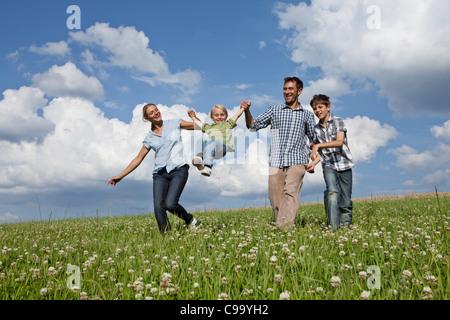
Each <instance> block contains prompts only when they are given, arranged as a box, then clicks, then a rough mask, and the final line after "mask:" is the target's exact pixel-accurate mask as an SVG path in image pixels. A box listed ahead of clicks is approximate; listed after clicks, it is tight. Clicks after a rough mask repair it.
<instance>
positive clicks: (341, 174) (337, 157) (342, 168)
mask: <svg viewBox="0 0 450 320" xmlns="http://www.w3.org/2000/svg"><path fill="white" fill-rule="evenodd" d="M310 105H311V107H312V108H313V111H314V114H315V115H316V117H317V118H319V122H318V123H317V124H316V125H315V127H314V129H315V131H316V137H317V140H316V141H315V142H314V143H315V144H314V145H313V147H312V149H311V159H312V160H313V161H312V162H311V163H310V164H309V165H308V168H307V171H308V172H310V173H312V172H314V166H315V165H316V164H317V163H318V162H319V161H321V162H322V168H323V177H324V179H325V183H326V187H327V189H326V190H325V192H324V204H325V213H326V215H327V225H328V226H331V227H332V228H333V229H334V230H336V229H338V228H339V226H340V224H342V225H344V226H346V227H349V226H350V225H351V224H352V215H353V202H352V199H351V195H352V179H353V177H352V168H353V167H354V166H355V165H354V163H353V158H352V154H351V152H350V149H349V147H348V144H347V129H346V127H345V125H344V121H343V120H342V119H341V118H339V117H335V116H334V115H333V114H330V110H331V103H330V98H329V97H328V96H326V95H323V94H318V95H314V97H313V99H312V100H311V103H310ZM319 152H320V154H319Z"/></svg>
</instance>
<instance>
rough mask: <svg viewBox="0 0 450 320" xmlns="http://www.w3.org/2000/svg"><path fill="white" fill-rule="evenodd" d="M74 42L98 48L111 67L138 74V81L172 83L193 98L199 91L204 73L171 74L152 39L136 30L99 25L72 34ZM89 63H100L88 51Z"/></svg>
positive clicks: (152, 83)
mask: <svg viewBox="0 0 450 320" xmlns="http://www.w3.org/2000/svg"><path fill="white" fill-rule="evenodd" d="M70 37H71V39H72V40H73V41H75V42H78V43H80V44H83V45H97V46H99V47H100V48H101V49H103V51H104V52H106V53H107V54H108V59H109V64H110V65H111V66H118V67H121V68H124V69H128V70H131V71H134V72H135V73H136V75H135V78H136V79H138V80H141V81H144V82H146V83H148V84H150V85H151V86H156V85H159V84H170V85H174V86H177V87H180V88H181V90H182V91H183V92H184V93H185V94H187V95H191V94H194V93H196V92H197V90H198V85H199V84H200V81H201V76H200V73H198V72H197V71H195V70H191V69H187V70H185V71H180V72H177V73H171V72H170V70H169V66H168V64H167V63H166V61H165V60H164V58H163V57H162V56H161V55H160V54H159V53H158V52H155V51H153V49H151V48H150V47H149V43H150V40H149V38H148V37H147V36H146V35H145V33H144V32H143V31H137V30H136V28H135V27H125V26H120V27H118V28H112V27H110V26H109V24H108V23H96V24H95V25H94V26H91V27H89V28H88V29H87V30H86V31H78V32H71V33H70ZM85 59H86V63H88V64H89V65H94V64H96V63H95V62H94V60H93V59H94V57H93V55H92V54H90V53H88V52H85Z"/></svg>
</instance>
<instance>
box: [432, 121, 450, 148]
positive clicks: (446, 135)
mask: <svg viewBox="0 0 450 320" xmlns="http://www.w3.org/2000/svg"><path fill="white" fill-rule="evenodd" d="M430 131H431V133H432V134H433V135H434V136H435V137H436V138H441V139H443V140H444V141H445V142H447V143H450V120H448V121H446V122H445V123H444V125H443V126H442V127H440V126H434V127H432V128H431V130H430Z"/></svg>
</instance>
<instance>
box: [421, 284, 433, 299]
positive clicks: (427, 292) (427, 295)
mask: <svg viewBox="0 0 450 320" xmlns="http://www.w3.org/2000/svg"><path fill="white" fill-rule="evenodd" d="M432 298H433V290H431V288H430V287H428V286H427V287H424V288H423V291H422V299H424V300H430V299H432Z"/></svg>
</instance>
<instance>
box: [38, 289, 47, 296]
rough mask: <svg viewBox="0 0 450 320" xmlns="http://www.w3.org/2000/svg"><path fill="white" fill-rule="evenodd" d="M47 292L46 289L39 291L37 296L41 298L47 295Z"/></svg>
mask: <svg viewBox="0 0 450 320" xmlns="http://www.w3.org/2000/svg"><path fill="white" fill-rule="evenodd" d="M47 292H48V289H47V288H42V289H41V291H39V294H40V295H41V296H45V295H46V294H47Z"/></svg>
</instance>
